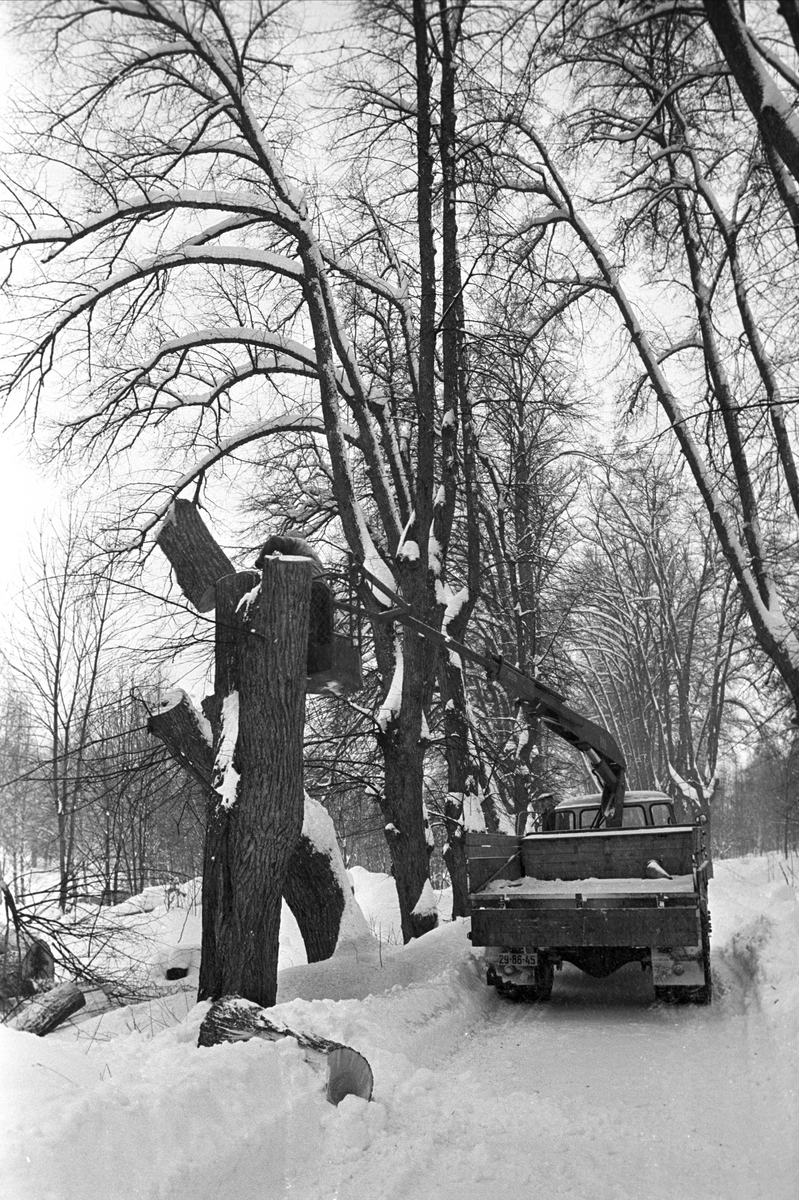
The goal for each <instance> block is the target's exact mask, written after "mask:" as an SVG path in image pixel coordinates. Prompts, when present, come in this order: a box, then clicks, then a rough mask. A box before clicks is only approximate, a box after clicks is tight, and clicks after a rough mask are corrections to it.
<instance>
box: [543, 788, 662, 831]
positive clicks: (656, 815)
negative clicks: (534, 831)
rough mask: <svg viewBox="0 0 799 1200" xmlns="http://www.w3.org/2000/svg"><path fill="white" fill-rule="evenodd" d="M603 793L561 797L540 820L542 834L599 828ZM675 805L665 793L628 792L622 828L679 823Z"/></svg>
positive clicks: (625, 799) (625, 798)
mask: <svg viewBox="0 0 799 1200" xmlns="http://www.w3.org/2000/svg"><path fill="white" fill-rule="evenodd" d="M601 800H602V793H601V792H592V793H590V794H589V795H587V796H576V797H575V798H574V799H573V800H562V801H561V803H560V804H558V805H557V806H556V807H555V808H553V809H552V810H551V811H550V812H548V813H545V814H544V816H543V818H542V819H541V830H542V832H543V833H571V832H573V831H577V830H590V829H596V827H597V821H598V817H599V807H600V803H601ZM676 824H677V821H676V819H675V816H674V805H673V804H672V801H671V799H670V798H669V797H668V796H667V795H666V794H665V792H646V791H644V792H627V793H626V795H625V797H624V812H623V814H622V828H623V829H641V828H645V827H647V826H650V827H651V826H657V825H676Z"/></svg>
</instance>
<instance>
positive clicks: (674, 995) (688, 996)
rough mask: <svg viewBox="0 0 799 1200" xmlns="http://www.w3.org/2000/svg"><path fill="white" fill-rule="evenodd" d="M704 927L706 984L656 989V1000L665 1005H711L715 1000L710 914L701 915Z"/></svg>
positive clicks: (703, 958) (703, 966)
mask: <svg viewBox="0 0 799 1200" xmlns="http://www.w3.org/2000/svg"><path fill="white" fill-rule="evenodd" d="M699 920H700V923H701V927H702V968H703V971H704V976H705V982H704V983H703V984H702V985H701V986H700V987H656V988H655V999H656V1000H662V1001H663V1003H664V1004H710V1001H711V1000H712V998H713V977H712V976H711V974H710V914H709V913H708V912H707V910H706V909H704V910H702V911H701V912H700V914H699Z"/></svg>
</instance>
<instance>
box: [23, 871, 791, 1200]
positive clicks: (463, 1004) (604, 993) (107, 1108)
mask: <svg viewBox="0 0 799 1200" xmlns="http://www.w3.org/2000/svg"><path fill="white" fill-rule="evenodd" d="M350 878H351V880H352V881H353V884H354V886H355V892H356V899H357V900H358V902H359V904H360V906H361V908H362V909H363V911H364V914H365V917H366V920H367V922H368V924H369V926H370V928H371V929H372V930H373V931H374V932H375V933H377V932H379V933H380V934H381V936H380V937H377V936H374V937H372V938H367V937H361V938H359V939H357V940H356V941H354V942H351V943H349V944H348V946H347V947H346V949H344V950H342V952H340V953H337V954H336V955H335V956H334V958H332V959H330V960H328V961H327V962H322V963H314V964H307V963H306V964H301V963H295V964H293V965H288V966H286V967H285V969H283V970H282V971H281V974H280V990H279V996H278V1004H277V1006H276V1008H275V1018H276V1019H277V1020H278V1021H282V1022H284V1023H285V1024H286V1025H287V1026H288V1027H290V1028H294V1029H297V1030H301V1031H304V1032H308V1033H317V1034H320V1035H323V1036H325V1037H329V1038H333V1039H335V1040H337V1041H341V1042H345V1043H347V1044H349V1045H351V1046H354V1047H355V1048H356V1049H357V1050H359V1051H361V1053H363V1054H365V1055H366V1057H367V1058H368V1059H369V1061H370V1063H371V1065H372V1068H373V1070H374V1075H375V1095H374V1101H373V1102H372V1103H370V1104H367V1103H366V1102H365V1101H362V1100H358V1099H355V1098H352V1097H348V1098H347V1099H346V1100H344V1101H343V1102H342V1104H341V1105H339V1107H338V1108H334V1107H332V1106H331V1105H329V1104H328V1103H327V1102H326V1100H325V1098H324V1078H323V1077H322V1076H320V1075H319V1074H318V1073H316V1072H314V1071H313V1070H312V1069H311V1068H310V1067H309V1065H308V1064H307V1063H306V1062H305V1061H304V1059H303V1057H302V1055H301V1053H300V1052H299V1050H298V1049H297V1048H296V1046H295V1045H294V1044H293V1043H292V1042H291V1041H288V1040H287V1041H283V1042H278V1043H269V1042H261V1041H257V1040H254V1041H251V1042H247V1043H238V1044H233V1045H222V1046H217V1047H213V1048H210V1049H203V1050H199V1049H197V1047H196V1038H197V1032H198V1029H199V1024H200V1021H201V1020H202V1017H203V1015H204V1013H205V1011H206V1007H207V1006H206V1005H193V1004H192V998H191V993H190V992H186V991H183V992H176V993H175V994H174V995H171V996H167V997H162V998H161V999H159V1000H158V1001H156V1002H149V1003H143V1004H139V1005H135V1006H131V1007H129V1008H127V1009H120V1010H116V1011H115V1012H113V1013H107V1014H104V1015H103V1016H102V1017H93V1018H90V1019H89V1020H87V1021H83V1022H81V1023H79V1024H75V1025H74V1026H73V1027H71V1028H66V1029H64V1030H62V1031H59V1032H57V1033H55V1034H53V1035H50V1036H49V1037H47V1038H45V1039H38V1038H35V1037H33V1036H32V1035H30V1034H25V1033H19V1032H16V1031H14V1030H10V1029H7V1028H5V1027H0V1071H2V1078H3V1085H4V1086H3V1089H2V1094H1V1095H2V1099H0V1104H2V1105H3V1107H2V1109H0V1122H2V1126H3V1127H4V1128H3V1133H4V1136H3V1138H2V1150H1V1151H0V1158H1V1160H2V1161H0V1179H2V1186H1V1187H0V1194H2V1196H3V1197H4V1200H5V1197H6V1196H8V1198H9V1200H17V1197H20V1198H21V1197H22V1196H30V1197H35V1200H109V1198H110V1200H162V1198H164V1200H165V1198H166V1197H167V1196H169V1197H171V1196H172V1195H174V1194H178V1195H182V1196H186V1197H190V1198H191V1200H218V1197H220V1196H230V1197H232V1198H235V1200H280V1198H284V1197H288V1196H290V1197H292V1200H326V1198H327V1197H330V1198H331V1200H332V1198H333V1197H334V1196H335V1197H337V1200H364V1198H366V1197H368V1200H428V1198H429V1197H430V1196H436V1197H437V1198H438V1200H456V1198H457V1200H478V1198H479V1200H482V1198H483V1197H485V1196H486V1195H491V1194H494V1193H497V1194H506V1193H507V1194H522V1193H524V1194H525V1195H526V1194H527V1193H528V1192H529V1193H530V1194H534V1193H535V1192H536V1191H538V1190H541V1191H545V1192H546V1194H547V1195H548V1196H552V1197H563V1198H566V1200H584V1197H585V1196H587V1195H590V1196H592V1197H597V1198H598V1200H665V1198H666V1197H670V1196H672V1195H674V1194H677V1193H678V1192H679V1191H680V1190H684V1181H685V1180H686V1179H688V1180H690V1181H691V1184H692V1188H693V1194H694V1195H696V1196H698V1197H701V1200H788V1198H789V1197H792V1196H793V1195H795V1194H796V1193H795V1183H796V1179H795V1178H793V1179H792V1178H791V1177H790V1172H791V1170H792V1169H793V1165H794V1163H795V1162H799V1157H797V1155H796V1146H793V1147H792V1146H791V1144H790V1136H791V1134H790V1132H787V1133H786V1130H787V1131H790V1130H791V1129H792V1128H795V1126H794V1125H793V1124H792V1123H791V1114H790V1112H789V1108H790V1103H791V1101H790V1087H791V1079H793V1086H794V1087H795V1074H794V1073H795V1071H796V1066H797V1050H796V1041H795V1040H794V1039H793V1037H792V1036H789V1035H790V1030H791V1028H793V1027H792V1026H791V1025H790V1021H791V1020H792V1019H794V1018H795V1016H796V1012H797V1008H798V1007H799V1006H798V1005H797V996H798V995H799V969H798V968H799V962H797V953H798V950H797V946H798V945H799V937H798V936H797V935H798V934H799V905H798V904H797V900H796V894H795V891H794V889H793V888H792V887H790V886H789V885H788V883H786V879H785V878H784V877H783V875H782V874H781V873H780V866H779V862H778V860H777V859H776V858H773V859H771V860H769V859H762V858H761V859H746V860H737V861H731V862H719V863H717V864H716V878H715V880H714V881H713V882H712V884H711V909H712V914H713V923H714V937H713V965H714V973H715V974H716V977H717V980H718V981H719V984H720V986H719V989H718V990H719V1002H718V1004H714V1006H713V1007H712V1009H710V1010H707V1009H693V1008H678V1009H670V1008H667V1007H664V1006H662V1005H657V1004H654V1003H653V1002H652V1000H651V985H650V984H649V983H648V981H647V979H646V977H645V976H644V975H642V974H641V972H640V971H638V970H637V969H635V968H628V969H625V971H624V972H619V973H618V975H617V976H613V977H611V978H610V979H609V980H602V981H594V983H593V984H591V983H590V981H589V983H588V984H586V982H585V977H583V976H581V975H580V974H579V973H578V972H576V971H575V970H573V969H571V968H567V969H566V970H564V972H563V976H562V977H560V976H559V977H558V980H557V981H556V985H555V994H554V997H553V1002H552V1004H551V1005H550V1006H542V1007H533V1008H528V1007H527V1006H519V1007H515V1006H512V1005H506V1004H504V1003H503V1002H502V1001H501V1000H500V999H499V998H498V997H496V995H495V994H494V992H493V991H492V990H491V989H488V988H486V987H485V985H484V983H483V981H482V973H481V969H480V965H479V961H478V960H479V953H478V952H475V951H473V950H472V948H471V945H470V943H469V941H468V938H467V932H468V922H466V921H456V922H452V923H450V924H445V925H443V926H441V927H440V928H439V929H437V930H434V931H433V932H432V933H430V934H427V935H426V936H425V937H423V938H420V939H418V940H416V941H414V942H412V943H410V944H409V945H408V946H401V945H398V944H396V943H394V944H392V943H391V942H389V940H388V939H387V937H386V936H385V932H386V930H388V929H398V924H399V913H398V909H397V902H396V891H395V889H394V885H393V881H392V880H391V879H390V878H389V877H388V876H385V875H375V874H372V873H370V872H368V871H365V870H363V868H357V867H356V868H355V869H353V870H352V871H351V872H350ZM792 878H793V877H792V876H791V875H790V872H789V873H788V879H789V880H790V879H792ZM153 899H155V900H156V901H157V900H158V899H159V897H158V895H157V892H156V894H155V895H152V894H150V896H149V898H148V897H145V898H144V900H143V901H142V902H141V904H140V905H139V907H138V909H137V911H136V912H132V913H131V912H129V913H128V915H127V916H125V915H124V914H123V915H121V916H119V917H118V919H119V920H121V921H131V922H134V923H136V922H143V921H145V920H149V921H154V922H158V921H163V920H164V918H165V914H166V913H167V912H171V911H173V909H169V910H167V909H166V908H165V905H163V904H161V903H155V904H154V905H153V906H152V907H150V911H149V912H147V911H144V910H145V909H147V908H148V907H149V906H150V903H151V901H152V900H153ZM134 907H135V906H134ZM185 911H186V910H183V912H184V915H185ZM173 932H174V930H173ZM170 936H171V935H170ZM284 936H285V939H286V940H285V941H282V943H281V954H282V953H283V948H284V947H285V948H286V949H287V950H288V951H290V952H291V951H292V949H293V948H296V947H295V946H294V942H295V939H296V940H297V941H298V940H299V934H298V932H297V933H294V932H288V933H286V934H285V935H284ZM165 940H166V941H168V940H169V939H165ZM168 957H169V956H168V955H165V954H164V953H163V951H158V952H157V953H155V952H154V957H153V960H152V961H153V962H155V961H157V962H158V963H159V964H160V965H163V963H164V962H166V961H167V958H168ZM567 976H568V977H567ZM591 987H593V989H594V990H593V992H592V991H591ZM586 995H588V999H587V1000H586V998H585V997H586ZM614 997H615V999H614ZM783 1014H787V1015H783ZM750 1047H755V1049H756V1050H757V1053H758V1054H759V1055H760V1056H761V1057H757V1055H755V1056H754V1057H753V1056H751V1055H750V1057H749V1058H748V1059H747V1054H749V1049H748V1048H750ZM768 1054H770V1055H771V1058H770V1059H767V1061H768V1062H770V1063H771V1067H769V1070H770V1071H771V1074H769V1073H768V1071H766V1073H764V1074H763V1075H762V1076H758V1075H755V1076H751V1071H752V1070H760V1067H759V1066H758V1064H760V1063H762V1062H763V1061H764V1057H765V1056H767V1055H768ZM777 1058H778V1059H779V1061H780V1063H782V1064H783V1065H784V1068H785V1069H784V1072H783V1073H782V1074H778V1073H775V1070H774V1066H773V1064H774V1062H775V1061H776V1059H777ZM628 1060H629V1069H628V1065H627V1063H628ZM753 1064H754V1066H753ZM625 1072H626V1073H625ZM692 1072H693V1074H692ZM714 1072H715V1073H716V1075H717V1076H718V1078H716V1077H715V1076H713V1073H714ZM747 1072H749V1073H750V1074H747ZM711 1076H713V1077H712V1078H711ZM720 1081H721V1082H720ZM725 1081H726V1082H725ZM761 1084H762V1086H758V1085H761ZM636 1088H637V1089H638V1090H636ZM700 1099H701V1102H699V1103H694V1101H695V1100H700ZM620 1104H623V1106H624V1115H623V1119H622V1118H621V1117H620V1111H621V1110H620V1108H619V1105H620ZM661 1117H662V1119H660V1118H661ZM755 1118H757V1120H755ZM750 1125H751V1127H752V1130H754V1132H752V1131H751V1130H750V1132H749V1133H748V1134H747V1129H748V1128H749V1126H750ZM620 1127H623V1132H624V1135H623V1136H620V1135H619V1130H620ZM769 1131H771V1133H769ZM747 1137H748V1144H747V1145H746V1146H744V1145H743V1142H744V1139H746V1138H747ZM769 1137H771V1138H772V1141H773V1142H774V1145H773V1146H772V1144H771V1142H769V1140H768V1139H769ZM739 1146H740V1147H742V1148H741V1149H739ZM736 1155H737V1156H738V1158H736ZM753 1156H754V1157H753ZM675 1172H676V1174H675ZM675 1180H678V1183H675Z"/></svg>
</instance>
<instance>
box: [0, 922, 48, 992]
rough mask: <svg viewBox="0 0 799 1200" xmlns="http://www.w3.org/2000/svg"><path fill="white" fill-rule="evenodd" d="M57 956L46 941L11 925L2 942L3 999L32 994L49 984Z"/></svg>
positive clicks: (0, 979) (0, 988)
mask: <svg viewBox="0 0 799 1200" xmlns="http://www.w3.org/2000/svg"><path fill="white" fill-rule="evenodd" d="M54 977H55V959H54V958H53V952H52V950H51V949H50V947H49V946H48V945H47V943H46V942H43V941H41V940H40V939H39V938H32V937H28V936H27V935H26V934H25V933H24V932H17V931H15V930H13V929H9V930H8V932H7V933H6V935H5V937H4V938H3V940H2V942H1V943H0V1000H10V999H13V998H14V997H15V996H32V995H33V994H34V993H35V992H37V991H43V990H44V989H45V988H49V987H50V985H51V983H52V981H53V979H54Z"/></svg>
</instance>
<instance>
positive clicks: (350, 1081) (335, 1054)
mask: <svg viewBox="0 0 799 1200" xmlns="http://www.w3.org/2000/svg"><path fill="white" fill-rule="evenodd" d="M254 1037H257V1038H262V1039H264V1040H265V1041H270V1042H277V1041H280V1040H281V1039H282V1038H287V1037H290V1038H294V1040H295V1041H296V1042H297V1044H298V1045H299V1046H300V1047H301V1048H302V1050H303V1051H304V1053H305V1059H306V1062H308V1063H310V1065H311V1066H312V1067H319V1066H324V1067H326V1069H327V1082H326V1087H325V1091H326V1095H327V1099H328V1100H329V1101H330V1103H331V1104H338V1103H339V1102H340V1101H341V1100H343V1099H344V1097H345V1096H360V1097H361V1098H362V1099H364V1100H371V1098H372V1091H373V1088H374V1077H373V1075H372V1068H371V1067H370V1066H369V1063H368V1062H367V1060H366V1059H365V1058H364V1056H363V1055H362V1054H359V1053H358V1051H357V1050H353V1049H352V1047H351V1046H344V1045H342V1044H341V1042H331V1041H330V1040H329V1039H328V1038H322V1037H316V1036H315V1035H313V1034H305V1033H297V1032H296V1031H295V1030H293V1029H287V1028H286V1026H285V1025H276V1024H275V1023H274V1022H273V1021H270V1020H269V1018H268V1016H267V1015H266V1012H265V1011H264V1009H263V1008H262V1007H260V1006H259V1005H257V1004H253V1003H251V1002H250V1001H247V1000H244V999H242V997H241V996H224V997H222V998H221V999H219V1000H217V1001H216V1002H215V1003H214V1004H212V1005H211V1007H210V1009H209V1010H208V1012H207V1013H206V1015H205V1018H204V1020H203V1023H202V1025H201V1026H200V1036H199V1038H198V1040H197V1045H198V1046H216V1045H218V1044H219V1043H220V1042H246V1041H249V1040H250V1038H254Z"/></svg>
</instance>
